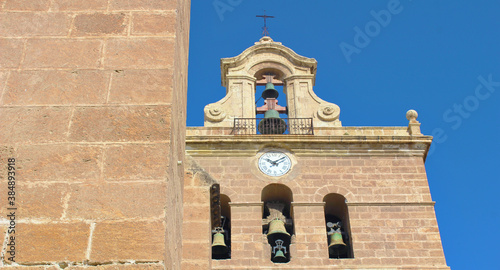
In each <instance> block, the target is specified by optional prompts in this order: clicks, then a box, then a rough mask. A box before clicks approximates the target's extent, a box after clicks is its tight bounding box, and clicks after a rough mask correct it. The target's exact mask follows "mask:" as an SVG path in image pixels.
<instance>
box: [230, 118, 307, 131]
mask: <svg viewBox="0 0 500 270" xmlns="http://www.w3.org/2000/svg"><path fill="white" fill-rule="evenodd" d="M232 133H233V134H234V135H253V134H272V135H282V134H284V135H314V129H313V121H312V118H235V119H234V127H233V132H232Z"/></svg>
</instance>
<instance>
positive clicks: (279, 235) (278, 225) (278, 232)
mask: <svg viewBox="0 0 500 270" xmlns="http://www.w3.org/2000/svg"><path fill="white" fill-rule="evenodd" d="M267 239H268V240H269V242H270V243H271V244H272V243H274V242H275V241H276V240H278V239H281V240H283V241H285V242H286V243H289V241H290V234H289V233H288V232H287V231H286V229H285V222H283V221H281V220H280V219H273V220H272V221H271V222H269V232H268V233H267Z"/></svg>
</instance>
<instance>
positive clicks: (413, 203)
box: [346, 202, 436, 206]
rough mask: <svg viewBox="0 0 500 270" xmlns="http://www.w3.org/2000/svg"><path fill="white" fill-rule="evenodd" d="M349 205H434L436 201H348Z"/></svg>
mask: <svg viewBox="0 0 500 270" xmlns="http://www.w3.org/2000/svg"><path fill="white" fill-rule="evenodd" d="M346 204H347V206H434V205H435V204H436V202H347V203H346Z"/></svg>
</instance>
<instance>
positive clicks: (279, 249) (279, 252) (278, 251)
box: [272, 240, 288, 263]
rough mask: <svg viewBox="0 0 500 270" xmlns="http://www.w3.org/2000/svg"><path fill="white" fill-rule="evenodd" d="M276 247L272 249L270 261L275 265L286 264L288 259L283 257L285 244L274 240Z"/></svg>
mask: <svg viewBox="0 0 500 270" xmlns="http://www.w3.org/2000/svg"><path fill="white" fill-rule="evenodd" d="M275 243H276V246H274V247H273V253H274V256H273V259H272V261H273V262H275V263H286V262H288V258H287V257H286V256H285V254H286V247H284V246H283V244H284V243H285V242H284V241H283V240H276V241H275Z"/></svg>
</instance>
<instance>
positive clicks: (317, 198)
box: [314, 185, 356, 202]
mask: <svg viewBox="0 0 500 270" xmlns="http://www.w3.org/2000/svg"><path fill="white" fill-rule="evenodd" d="M329 193H336V194H339V195H342V196H344V197H345V198H346V200H347V201H348V202H354V201H356V196H354V194H353V193H352V192H351V191H350V190H349V189H346V188H343V187H339V186H336V185H325V186H323V187H321V188H319V189H318V190H317V191H316V192H315V194H314V202H322V201H323V198H324V197H325V196H326V195H328V194H329Z"/></svg>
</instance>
